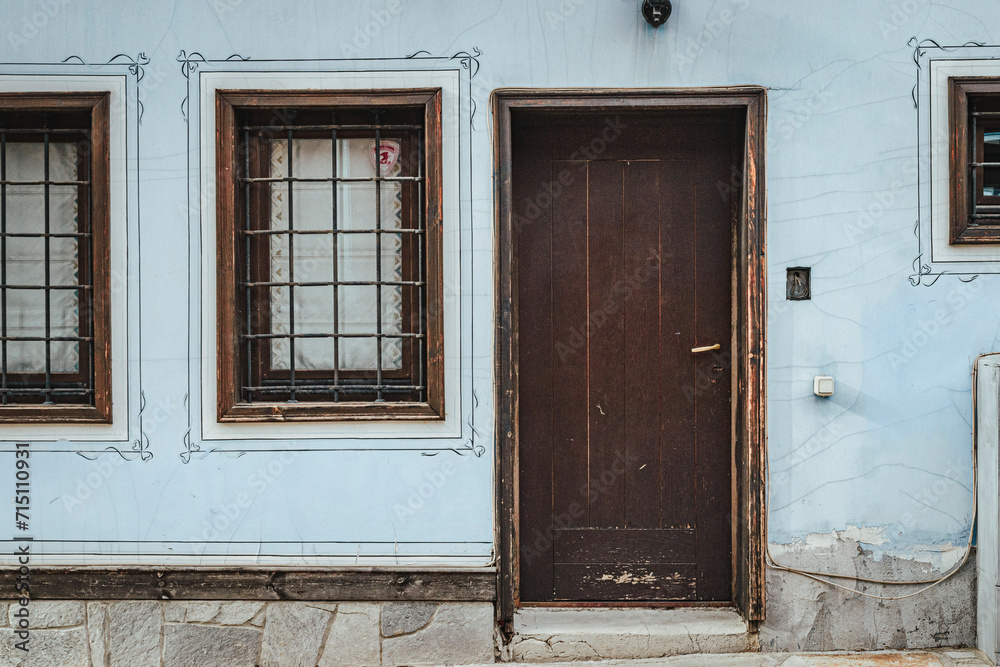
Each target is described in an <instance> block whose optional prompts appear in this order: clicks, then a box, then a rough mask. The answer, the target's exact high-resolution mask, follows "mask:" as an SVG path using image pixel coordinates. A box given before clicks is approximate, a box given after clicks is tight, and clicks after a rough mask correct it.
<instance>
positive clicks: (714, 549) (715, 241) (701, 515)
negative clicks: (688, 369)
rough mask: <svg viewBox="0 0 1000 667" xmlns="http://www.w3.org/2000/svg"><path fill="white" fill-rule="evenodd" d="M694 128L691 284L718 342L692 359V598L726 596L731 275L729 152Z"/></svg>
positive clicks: (701, 330) (700, 322)
mask: <svg viewBox="0 0 1000 667" xmlns="http://www.w3.org/2000/svg"><path fill="white" fill-rule="evenodd" d="M726 129H727V128H725V127H722V128H712V131H709V128H702V129H701V130H700V134H701V135H702V136H703V137H704V145H705V150H703V151H702V152H701V154H700V155H699V158H698V170H697V173H698V212H699V217H700V218H701V219H702V220H706V221H711V223H712V224H711V226H710V229H711V232H709V233H699V234H698V267H697V284H696V306H697V337H698V344H699V345H712V344H714V343H719V344H721V345H722V349H721V350H719V351H717V352H712V353H708V354H701V355H698V356H697V357H696V358H695V364H696V366H697V377H698V378H700V379H701V380H702V383H701V386H702V387H704V390H703V391H701V392H699V394H698V396H697V401H696V408H697V412H696V415H695V419H696V422H697V432H696V437H697V452H698V458H697V462H696V465H695V473H696V475H697V477H698V489H697V498H698V507H697V513H698V518H697V541H698V558H697V561H698V571H697V580H698V599H699V600H730V599H732V574H731V573H732V544H731V542H732V519H731V516H732V508H733V500H732V486H731V482H730V480H731V471H732V463H731V460H732V453H731V442H732V440H731V438H732V434H731V426H730V424H731V421H730V420H731V401H732V392H731V386H732V364H731V354H730V351H731V348H732V343H731V339H732V329H731V327H730V323H731V320H732V312H731V311H732V309H731V305H730V304H731V300H730V299H731V297H730V294H729V290H728V289H727V288H728V287H729V285H730V283H731V276H732V261H733V260H732V245H731V243H732V236H731V234H730V233H726V231H727V230H728V229H729V225H730V224H731V220H732V202H731V198H730V195H729V194H728V193H727V192H725V191H723V192H724V194H720V190H719V188H717V187H715V186H716V184H717V183H720V182H722V183H725V182H727V181H726V179H727V178H728V177H729V176H730V166H731V162H730V160H731V156H730V152H729V150H730V149H729V146H728V141H726V133H725V130H726Z"/></svg>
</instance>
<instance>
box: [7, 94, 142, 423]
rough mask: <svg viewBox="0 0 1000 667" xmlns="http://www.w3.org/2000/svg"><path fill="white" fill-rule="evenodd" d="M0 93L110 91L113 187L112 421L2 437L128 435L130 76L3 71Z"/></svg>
mask: <svg viewBox="0 0 1000 667" xmlns="http://www.w3.org/2000/svg"><path fill="white" fill-rule="evenodd" d="M0 92H5V93H6V92H32V93H41V92H57V93H63V92H109V93H111V100H110V107H111V108H110V121H109V122H110V127H109V132H108V138H109V150H110V162H111V164H110V181H111V183H110V186H111V196H110V205H111V220H110V225H111V252H110V258H111V418H112V423H111V424H58V425H52V426H50V425H41V424H39V425H35V424H9V425H6V424H5V425H4V426H3V429H2V430H0V438H2V440H4V441H13V440H34V441H39V440H41V441H51V440H74V441H94V440H119V441H120V440H127V439H128V426H129V424H128V422H129V413H128V394H129V391H128V368H129V366H130V364H129V358H128V334H129V316H128V303H129V301H128V283H129V281H128V253H129V249H128V169H127V165H128V161H127V152H126V151H127V148H126V147H127V145H128V143H127V139H128V132H127V122H126V117H127V107H128V104H127V98H126V78H125V77H124V76H121V75H93V74H82V75H50V74H30V75H29V74H10V75H0Z"/></svg>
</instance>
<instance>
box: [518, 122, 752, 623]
mask: <svg viewBox="0 0 1000 667" xmlns="http://www.w3.org/2000/svg"><path fill="white" fill-rule="evenodd" d="M741 130H742V121H741V119H740V118H737V117H735V116H733V115H723V114H721V113H718V114H716V113H705V112H701V113H699V114H697V115H694V114H685V113H682V112H672V113H663V112H656V113H653V112H648V113H643V114H638V113H632V114H629V113H621V114H618V113H610V114H605V113H589V114H586V113H585V114H559V115H555V114H553V113H552V112H548V113H544V114H542V113H531V112H528V113H523V112H522V113H521V114H520V115H518V114H515V115H514V117H513V123H512V137H513V138H512V156H513V172H512V177H513V192H514V207H515V209H514V210H515V219H514V225H515V229H516V233H515V238H516V239H517V252H516V281H517V286H516V295H517V301H516V303H517V309H518V323H519V325H518V326H519V328H518V332H517V337H518V388H517V389H518V421H517V427H518V470H519V509H518V513H519V531H518V535H519V544H520V573H519V590H520V593H519V599H520V600H521V601H522V602H531V601H535V602H552V601H596V602H611V603H613V602H616V601H729V600H732V599H733V593H732V567H733V545H732V533H733V523H732V502H733V501H732V498H733V490H732V489H733V487H732V473H731V470H732V460H733V459H732V456H733V455H732V434H731V391H732V386H731V384H732V383H731V373H732V367H731V364H730V349H731V340H732V329H731V326H732V321H731V320H732V318H731V312H732V295H731V292H732V263H733V259H732V257H733V229H734V220H736V215H737V213H738V201H739V196H738V195H739V193H738V192H736V191H734V185H733V184H734V183H739V182H740V181H741V177H740V175H739V170H738V168H737V166H736V165H737V164H738V163H737V159H738V157H739V156H741V155H742V146H741V144H740V143H739V142H740V141H741V137H742V131H741ZM714 344H719V345H720V346H721V347H720V349H719V350H716V351H710V352H704V353H693V352H692V348H695V347H702V346H711V345H714Z"/></svg>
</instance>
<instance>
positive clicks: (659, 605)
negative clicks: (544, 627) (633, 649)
mask: <svg viewBox="0 0 1000 667" xmlns="http://www.w3.org/2000/svg"><path fill="white" fill-rule="evenodd" d="M517 607H518V608H531V609H546V608H552V609H619V608H620V609H630V608H635V607H643V608H649V609H691V608H694V609H732V610H734V611H735V610H736V605H735V604H733V603H732V602H684V601H661V602H656V601H636V600H631V601H630V600H623V601H616V602H594V601H589V600H574V601H565V600H552V601H547V602H518V603H517Z"/></svg>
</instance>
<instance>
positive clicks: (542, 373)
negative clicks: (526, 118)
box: [513, 137, 552, 600]
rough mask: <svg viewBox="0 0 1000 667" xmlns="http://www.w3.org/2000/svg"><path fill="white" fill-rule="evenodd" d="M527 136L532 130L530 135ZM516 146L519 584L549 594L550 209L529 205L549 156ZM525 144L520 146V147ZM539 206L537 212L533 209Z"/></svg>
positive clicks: (541, 596) (527, 594) (525, 595)
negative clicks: (519, 398)
mask: <svg viewBox="0 0 1000 667" xmlns="http://www.w3.org/2000/svg"><path fill="white" fill-rule="evenodd" d="M525 138H527V139H530V137H525ZM530 145H531V144H530V143H527V144H524V143H520V142H517V143H515V146H514V149H515V150H514V155H515V158H514V184H513V189H514V214H515V215H514V224H515V225H516V226H517V231H516V234H517V239H518V242H517V246H518V247H517V254H516V257H517V263H518V284H517V291H518V293H517V299H518V336H519V342H518V360H517V363H518V371H519V373H518V390H517V391H518V395H519V396H520V397H521V400H520V401H519V402H518V441H519V456H520V460H519V466H518V469H519V483H520V497H521V499H522V500H523V502H521V503H520V507H521V512H520V536H519V537H520V554H519V556H520V563H521V582H520V591H521V599H523V600H546V599H550V598H551V595H552V566H551V564H552V545H551V539H550V537H549V535H547V534H546V533H547V529H548V528H549V527H550V526H551V524H552V506H551V503H548V502H545V500H546V499H549V498H551V496H552V448H551V439H552V412H551V405H550V404H549V396H551V392H552V354H551V352H552V351H551V340H552V320H551V312H552V289H551V282H552V281H551V253H552V247H551V240H552V237H551V233H550V224H551V219H550V218H551V215H550V214H551V209H544V210H542V211H540V212H536V211H535V210H534V209H531V207H530V206H531V202H533V201H534V200H535V195H536V194H537V189H538V184H539V183H541V182H542V181H543V179H544V178H546V177H547V175H548V160H547V159H542V158H543V156H539V155H538V154H537V153H536V152H534V151H530V149H529V148H528V147H529V146H530ZM519 148H520V150H518V149H519ZM532 214H534V215H532Z"/></svg>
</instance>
